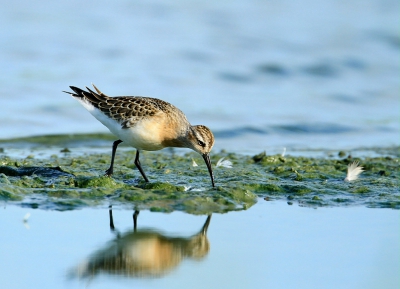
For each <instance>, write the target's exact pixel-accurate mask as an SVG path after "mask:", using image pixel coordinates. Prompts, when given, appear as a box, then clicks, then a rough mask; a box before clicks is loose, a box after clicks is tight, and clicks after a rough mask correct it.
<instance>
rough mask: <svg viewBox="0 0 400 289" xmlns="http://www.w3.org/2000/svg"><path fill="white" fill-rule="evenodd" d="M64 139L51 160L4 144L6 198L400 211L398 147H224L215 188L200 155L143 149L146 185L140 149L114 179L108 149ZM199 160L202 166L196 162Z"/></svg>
mask: <svg viewBox="0 0 400 289" xmlns="http://www.w3.org/2000/svg"><path fill="white" fill-rule="evenodd" d="M97 137H98V138H99V139H102V138H101V136H97ZM65 138H67V140H68V141H67V142H62V137H61V136H57V137H54V139H52V140H51V141H50V142H49V143H50V144H57V145H58V146H59V147H58V148H57V149H55V151H58V153H56V154H52V155H50V156H49V157H45V158H39V157H38V155H40V153H41V151H40V149H36V150H34V151H33V152H32V153H29V154H28V157H25V158H16V157H12V156H10V155H7V151H8V149H7V148H5V149H4V150H3V152H2V153H1V154H0V200H2V201H3V202H4V201H5V202H11V203H15V204H20V205H22V206H28V207H32V208H43V209H56V210H72V209H77V208H81V207H85V206H97V205H102V204H103V205H104V204H125V205H128V206H131V207H132V208H135V209H140V210H151V211H155V212H172V211H176V210H178V211H185V212H188V213H191V214H209V213H211V212H220V213H223V212H228V211H233V210H244V209H247V208H250V207H251V206H252V205H253V204H254V203H255V202H256V200H257V197H263V198H264V199H266V200H269V201H273V200H285V201H289V202H290V203H291V204H293V203H296V202H297V203H299V204H301V205H303V206H311V207H319V206H350V205H363V206H367V207H372V208H392V209H400V192H399V177H400V169H399V148H397V147H395V148H386V149H385V148H377V149H375V152H376V151H379V153H380V156H374V157H364V158H361V159H360V158H356V159H355V158H351V156H347V157H346V158H343V156H344V154H343V153H338V152H337V153H336V154H335V153H333V154H331V155H330V156H327V157H325V158H322V157H319V158H313V157H310V156H307V157H305V156H290V155H287V156H285V157H283V156H281V155H268V154H266V153H265V152H262V153H260V154H257V155H255V156H246V155H240V154H235V153H230V152H226V151H221V152H219V153H213V154H212V157H211V161H212V163H213V164H214V165H213V170H214V174H215V180H216V188H212V187H211V183H210V179H209V175H208V171H207V168H206V166H205V165H204V162H203V160H202V158H201V156H199V155H197V154H196V153H194V152H190V153H186V154H176V153H175V150H164V151H161V152H143V153H142V156H141V163H142V166H143V168H144V170H145V171H146V174H147V176H148V177H149V179H150V183H146V182H144V181H143V179H142V177H141V175H140V174H139V172H138V171H137V169H136V168H135V165H134V158H135V150H134V149H132V150H128V151H126V150H125V151H120V150H119V151H118V152H117V155H116V160H115V166H114V175H113V177H112V178H109V177H105V176H104V172H105V170H106V169H107V168H108V166H109V161H110V153H109V152H108V153H90V154H85V153H83V152H79V153H78V152H77V151H76V149H74V148H73V146H72V147H68V145H66V144H70V143H73V138H71V136H68V137H66V136H64V140H65ZM88 138H89V137H88V136H85V137H81V138H78V141H79V142H81V141H84V140H86V139H88ZM104 139H105V140H108V139H107V138H104ZM45 140H46V137H40V138H36V139H34V140H32V142H34V143H35V144H36V145H39V147H40V145H42V143H45ZM25 141H26V140H25ZM15 142H17V143H20V142H22V140H16V141H15ZM4 143H7V144H10V143H12V141H8V142H4ZM29 143H30V144H31V142H29ZM49 143H47V144H49ZM6 147H7V146H6ZM21 150H22V149H21ZM364 150H365V149H364ZM107 151H109V150H107ZM353 152H354V151H353ZM310 154H311V153H310ZM327 155H328V154H327ZM222 157H224V158H226V159H229V160H230V161H231V162H232V168H226V167H223V166H220V167H216V166H215V164H216V163H217V161H218V160H219V159H220V158H222ZM192 160H194V161H195V162H196V163H197V164H198V166H193V165H192V163H193V161H192ZM354 160H357V161H359V162H360V164H361V165H362V166H363V167H364V169H365V171H364V172H363V173H362V174H361V176H360V177H359V179H358V180H355V181H352V182H344V178H345V176H346V170H347V165H348V164H349V163H350V162H353V161H354Z"/></svg>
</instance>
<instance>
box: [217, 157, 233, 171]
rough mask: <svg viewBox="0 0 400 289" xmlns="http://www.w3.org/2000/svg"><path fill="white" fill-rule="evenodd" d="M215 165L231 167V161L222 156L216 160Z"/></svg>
mask: <svg viewBox="0 0 400 289" xmlns="http://www.w3.org/2000/svg"><path fill="white" fill-rule="evenodd" d="M216 167H217V168H218V167H224V168H228V169H230V168H232V162H231V161H229V160H224V158H221V159H219V160H218V162H217V165H216Z"/></svg>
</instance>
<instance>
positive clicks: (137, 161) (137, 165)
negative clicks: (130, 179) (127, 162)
mask: <svg viewBox="0 0 400 289" xmlns="http://www.w3.org/2000/svg"><path fill="white" fill-rule="evenodd" d="M135 166H136V167H137V168H138V170H139V172H140V173H141V174H142V176H143V178H144V180H145V181H146V182H147V183H148V182H149V179H148V178H147V177H146V174H145V173H144V171H143V169H142V167H141V165H140V161H139V150H136V158H135Z"/></svg>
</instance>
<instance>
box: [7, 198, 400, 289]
mask: <svg viewBox="0 0 400 289" xmlns="http://www.w3.org/2000/svg"><path fill="white" fill-rule="evenodd" d="M28 212H29V213H30V218H29V219H28V221H27V222H26V223H24V222H23V218H24V216H25V215H26V213H28ZM132 213H133V212H132V211H128V210H115V209H114V211H113V214H114V224H115V228H116V229H117V230H118V232H119V233H120V239H123V238H124V236H126V235H127V234H131V237H130V238H131V243H129V242H128V241H126V240H125V243H124V244H125V245H127V246H128V247H127V248H125V251H126V252H128V253H130V254H131V255H132V256H133V255H134V252H135V248H136V249H138V248H140V250H142V251H144V252H146V253H148V254H150V255H151V256H153V257H154V259H157V260H159V258H161V257H160V256H161V255H163V256H164V255H165V254H166V251H165V250H164V251H162V250H159V251H154V250H153V251H152V250H151V249H152V248H153V249H154V246H153V245H154V238H153V239H152V238H150V239H146V238H144V237H143V231H144V230H145V229H146V228H147V229H151V230H152V232H156V233H159V234H160V235H162V236H163V238H164V241H165V242H166V243H168V244H169V243H171V242H172V241H171V240H172V239H171V238H187V237H190V236H193V235H195V234H196V233H198V232H199V231H200V229H201V227H202V226H203V223H204V222H205V221H206V218H207V217H206V216H192V215H187V214H184V213H179V212H176V213H172V214H162V213H150V212H140V214H139V216H138V226H137V232H138V235H140V233H142V235H140V236H141V239H140V240H141V241H140V242H137V239H136V241H132V240H133V239H134V238H133V237H132V229H133V224H132V223H133V222H132ZM0 215H1V216H0V220H1V221H0V230H1V238H0V248H1V249H0V250H1V251H0V252H1V255H0V256H1V262H0V271H1V272H2V274H1V275H2V278H1V284H2V287H3V288H20V289H23V288H32V286H34V287H35V288H189V287H190V288H352V289H355V288H386V289H390V288H399V285H400V278H399V274H398V272H399V270H400V259H399V252H400V243H399V240H400V231H399V230H398V229H399V225H400V218H399V217H400V215H399V211H397V210H384V209H378V210H376V209H367V208H361V207H359V208H351V209H348V208H318V209H311V208H303V207H298V206H296V205H293V206H288V205H287V204H286V203H283V202H265V201H263V200H260V201H259V203H258V204H256V205H255V206H254V207H252V208H251V209H250V210H248V211H243V212H236V213H228V214H223V215H221V214H214V215H212V218H211V222H210V225H209V228H208V234H207V241H208V245H209V247H208V249H207V250H203V251H201V250H200V249H199V250H198V252H197V255H195V257H196V258H193V256H192V258H190V257H182V256H181V255H179V254H178V253H175V255H170V258H173V257H174V256H175V257H176V258H175V259H176V260H175V261H174V262H172V261H173V260H172V259H168V260H169V261H171V262H170V263H173V265H172V266H171V267H169V268H168V270H167V271H166V272H164V275H163V276H161V277H156V278H150V277H146V278H139V277H127V276H121V275H118V274H110V272H109V271H100V273H98V275H96V276H95V277H93V278H82V279H81V278H80V277H79V276H77V275H76V274H75V273H76V270H77V267H79V266H81V268H82V266H83V264H85V261H87V259H88V258H91V256H93V254H95V252H99V251H101V250H102V251H103V253H102V254H103V255H104V254H108V255H114V254H115V250H116V247H115V246H116V245H115V244H116V240H117V238H118V237H117V235H116V232H111V231H110V228H109V215H108V209H107V208H103V209H84V210H80V211H70V212H54V211H42V210H32V209H27V208H19V207H14V206H7V205H6V204H3V206H2V208H1V210H0ZM147 231H149V230H147ZM44 236H46V237H44ZM135 242H136V243H135ZM138 243H139V245H138ZM119 245H120V246H121V247H122V245H121V243H119ZM135 246H136V247H135ZM164 249H166V248H164ZM199 252H200V253H199ZM157 254H158V255H157ZM100 255H101V254H100ZM164 259H165V258H164ZM161 267H162V266H161ZM74 272H75V273H74Z"/></svg>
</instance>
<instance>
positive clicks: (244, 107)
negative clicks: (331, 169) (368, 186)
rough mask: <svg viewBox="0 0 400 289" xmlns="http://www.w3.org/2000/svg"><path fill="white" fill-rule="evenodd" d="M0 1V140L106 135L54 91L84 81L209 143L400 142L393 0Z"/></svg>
mask: <svg viewBox="0 0 400 289" xmlns="http://www.w3.org/2000/svg"><path fill="white" fill-rule="evenodd" d="M1 3H2V9H1V11H0V27H1V28H2V29H1V30H0V64H1V65H0V74H1V78H0V105H1V107H2V108H3V110H2V113H1V114H0V122H1V123H2V124H3V125H2V129H1V131H0V138H3V139H4V138H9V137H19V136H27V135H40V134H54V133H76V132H80V133H83V132H94V131H103V132H105V131H107V130H106V129H105V128H104V127H103V126H102V125H101V124H100V123H98V122H97V120H95V119H94V118H93V117H92V116H91V115H90V114H89V113H87V112H86V111H85V110H84V109H83V108H82V107H80V105H79V104H78V103H77V102H76V101H75V100H73V99H72V98H71V97H69V96H68V95H66V94H64V93H62V92H61V91H62V90H67V89H68V86H69V85H76V86H80V87H82V86H85V85H87V86H89V85H90V83H91V82H93V83H95V84H96V85H97V86H98V87H99V88H100V89H102V90H103V91H104V92H105V93H107V94H110V95H126V94H128V95H144V96H152V97H158V98H162V99H165V100H167V101H169V102H171V103H173V104H175V105H177V106H178V107H180V108H181V109H182V110H183V111H184V112H185V113H186V114H187V115H188V118H189V120H191V122H192V123H193V124H199V123H202V124H206V125H208V126H209V127H210V128H211V129H212V130H213V131H214V132H215V133H216V136H217V142H216V148H217V149H220V148H225V149H229V150H235V151H238V152H245V151H247V152H248V151H251V152H259V151H260V150H264V149H266V150H267V151H268V150H275V149H277V148H279V149H281V148H282V147H287V148H288V149H290V148H295V147H306V148H315V147H318V148H324V149H327V148H331V149H332V148H333V149H351V148H355V147H360V146H388V145H394V144H397V145H398V144H399V138H398V135H399V121H398V120H399V107H400V101H399V98H398V92H399V89H400V77H399V68H400V62H399V61H396V60H397V59H398V58H399V51H400V38H399V26H398V23H399V22H400V15H399V13H398V11H400V4H399V2H398V1H396V0H369V1H357V0H352V1H341V2H338V1H334V0H330V1H317V0H307V1H301V3H300V2H298V3H297V2H296V3H294V2H293V1H229V2H227V1H217V2H215V1H190V2H187V1H170V2H169V3H165V1H160V0H155V1H135V2H132V1H124V0H118V1H113V3H112V4H111V3H110V2H109V1H85V2H84V3H82V1H56V2H55V1H48V0H44V1H8V0H5V1H2V2H1ZM4 108H6V109H4Z"/></svg>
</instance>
